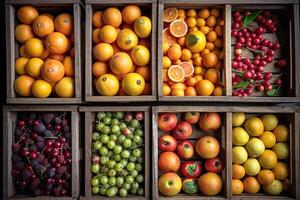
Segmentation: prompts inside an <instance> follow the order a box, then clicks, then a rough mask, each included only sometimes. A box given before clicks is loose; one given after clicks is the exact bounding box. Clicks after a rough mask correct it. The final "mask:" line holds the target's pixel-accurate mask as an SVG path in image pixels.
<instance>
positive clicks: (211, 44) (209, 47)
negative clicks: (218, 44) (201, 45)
mask: <svg viewBox="0 0 300 200" xmlns="http://www.w3.org/2000/svg"><path fill="white" fill-rule="evenodd" d="M205 49H208V50H209V51H212V50H214V49H215V44H214V43H212V42H206V45H205Z"/></svg>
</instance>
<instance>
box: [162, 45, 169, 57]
mask: <svg viewBox="0 0 300 200" xmlns="http://www.w3.org/2000/svg"><path fill="white" fill-rule="evenodd" d="M169 48H170V46H169V44H168V43H167V42H163V43H162V49H163V55H166V54H167V53H168V50H169Z"/></svg>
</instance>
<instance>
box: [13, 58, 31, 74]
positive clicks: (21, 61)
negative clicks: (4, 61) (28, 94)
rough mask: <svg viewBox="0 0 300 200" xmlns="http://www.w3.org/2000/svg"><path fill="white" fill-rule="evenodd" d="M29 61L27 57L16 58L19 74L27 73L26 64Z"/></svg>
mask: <svg viewBox="0 0 300 200" xmlns="http://www.w3.org/2000/svg"><path fill="white" fill-rule="evenodd" d="M28 61H29V59H28V58H25V57H20V58H18V59H17V60H16V63H15V70H16V73H17V74H19V75H22V74H26V71H25V66H26V63H27V62H28Z"/></svg>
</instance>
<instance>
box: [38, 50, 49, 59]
mask: <svg viewBox="0 0 300 200" xmlns="http://www.w3.org/2000/svg"><path fill="white" fill-rule="evenodd" d="M48 56H49V51H48V50H47V49H44V52H43V54H42V55H41V57H40V58H41V59H42V60H45V59H46V58H48Z"/></svg>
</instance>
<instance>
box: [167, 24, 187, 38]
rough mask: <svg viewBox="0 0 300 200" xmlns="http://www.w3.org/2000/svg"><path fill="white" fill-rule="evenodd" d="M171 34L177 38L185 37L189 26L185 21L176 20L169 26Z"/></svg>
mask: <svg viewBox="0 0 300 200" xmlns="http://www.w3.org/2000/svg"><path fill="white" fill-rule="evenodd" d="M169 30H170V33H171V34H172V35H173V36H174V37H177V38H180V37H183V36H185V35H186V34H187V32H188V26H187V24H186V23H185V21H183V20H181V19H176V20H174V21H172V22H171V24H170V26H169Z"/></svg>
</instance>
